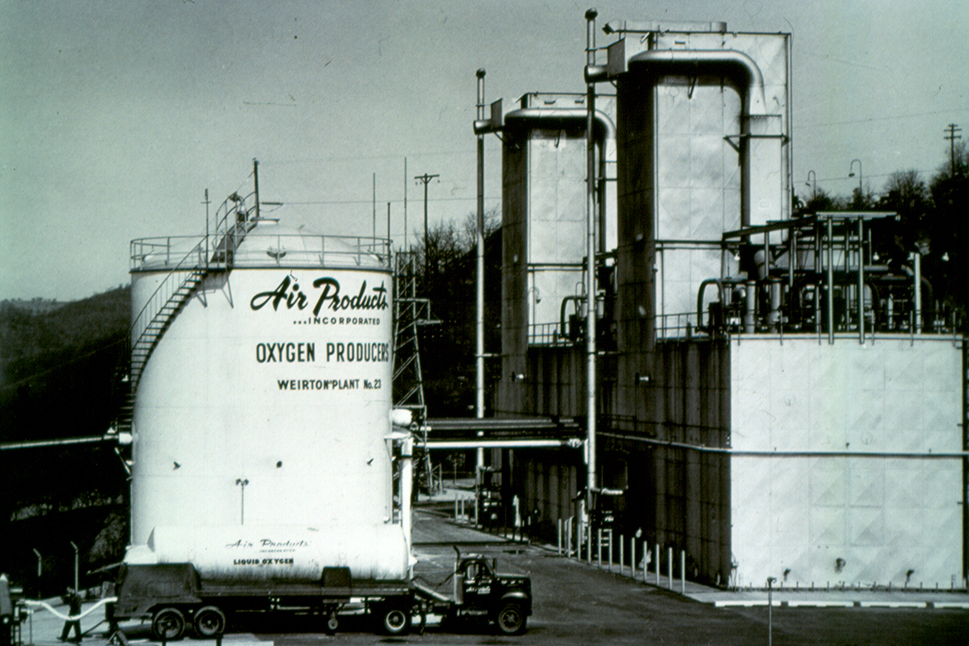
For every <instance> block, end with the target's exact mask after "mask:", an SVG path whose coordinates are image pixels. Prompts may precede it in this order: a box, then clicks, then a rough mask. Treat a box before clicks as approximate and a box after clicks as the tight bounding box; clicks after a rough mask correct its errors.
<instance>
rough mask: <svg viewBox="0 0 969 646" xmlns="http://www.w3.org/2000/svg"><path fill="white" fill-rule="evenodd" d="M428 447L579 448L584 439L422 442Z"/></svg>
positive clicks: (456, 448) (454, 448) (451, 448)
mask: <svg viewBox="0 0 969 646" xmlns="http://www.w3.org/2000/svg"><path fill="white" fill-rule="evenodd" d="M422 446H423V447H424V448H427V449H447V450H451V451H454V450H460V449H476V448H485V449H546V448H559V447H569V448H579V447H581V446H582V440H580V439H579V438H572V439H568V440H441V441H435V440H428V441H427V443H426V444H422Z"/></svg>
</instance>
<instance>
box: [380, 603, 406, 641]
mask: <svg viewBox="0 0 969 646" xmlns="http://www.w3.org/2000/svg"><path fill="white" fill-rule="evenodd" d="M380 627H381V628H382V629H383V632H384V633H386V634H388V635H393V636H396V635H404V634H406V633H407V631H408V630H410V612H408V610H407V608H405V607H403V606H399V605H393V604H389V605H386V606H383V607H381V609H380Z"/></svg>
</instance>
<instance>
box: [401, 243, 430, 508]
mask: <svg viewBox="0 0 969 646" xmlns="http://www.w3.org/2000/svg"><path fill="white" fill-rule="evenodd" d="M415 257H416V254H415V253H414V252H400V253H398V254H397V257H396V259H397V263H396V267H395V272H394V277H395V281H396V285H395V290H394V379H393V387H394V390H393V405H394V408H405V409H407V410H409V411H411V413H412V414H413V416H414V418H415V419H417V420H419V422H418V428H419V429H420V430H419V432H418V433H417V434H415V438H414V439H415V440H416V442H415V444H414V456H413V461H414V479H415V483H414V485H415V490H419V489H420V487H421V483H425V484H426V485H427V487H428V488H429V487H430V484H431V458H430V453H429V452H428V451H427V424H426V423H425V422H426V420H427V403H426V401H425V400H424V377H423V373H422V372H421V348H420V338H419V330H420V327H421V326H424V325H435V324H440V321H437V320H434V319H433V318H432V317H431V301H430V299H427V298H418V297H417V276H416V274H415V272H414V260H415ZM395 477H396V474H395Z"/></svg>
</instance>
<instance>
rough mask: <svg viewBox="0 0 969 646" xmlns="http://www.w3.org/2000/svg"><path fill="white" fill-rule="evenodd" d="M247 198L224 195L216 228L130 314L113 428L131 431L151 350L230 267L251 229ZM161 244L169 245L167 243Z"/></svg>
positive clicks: (137, 255)
mask: <svg viewBox="0 0 969 646" xmlns="http://www.w3.org/2000/svg"><path fill="white" fill-rule="evenodd" d="M248 197H249V196H247V197H246V198H240V197H239V196H238V195H237V194H235V193H233V195H232V196H230V197H228V198H226V200H225V201H224V202H223V203H222V205H221V206H220V207H219V209H218V211H217V212H216V225H215V232H214V233H212V234H206V235H205V236H203V237H202V238H201V239H200V240H199V241H198V243H197V244H196V245H195V246H194V247H193V248H192V249H191V250H190V251H189V252H188V253H186V254H185V255H184V256H183V257H182V258H181V259H180V260H179V261H178V262H177V263H176V264H175V265H174V267H173V268H172V269H171V270H170V271H169V272H168V275H166V276H165V278H164V279H162V281H161V283H160V284H159V285H158V287H157V288H156V289H155V291H154V293H153V294H152V295H151V296H150V297H149V298H148V300H147V301H146V302H145V305H144V306H143V307H142V308H141V311H140V312H139V313H138V314H137V315H136V316H135V318H134V321H133V322H132V324H131V329H130V333H129V336H128V342H129V343H130V351H129V353H128V356H129V365H128V373H127V387H128V392H127V396H126V400H125V404H124V405H123V406H122V408H121V411H120V412H119V415H118V419H117V420H116V424H115V429H116V432H119V433H122V432H124V433H130V432H131V426H132V419H133V415H134V403H135V394H136V393H137V390H138V383H139V381H141V375H142V373H143V372H144V370H145V366H146V365H147V363H148V359H149V358H150V357H151V355H152V352H154V350H155V348H156V347H157V346H158V343H159V341H160V340H161V338H162V336H163V335H164V334H165V331H166V330H168V328H169V327H170V326H171V324H172V322H173V321H174V320H175V317H176V316H177V315H178V313H179V312H180V311H181V309H182V307H184V305H185V303H187V302H188V300H189V299H190V298H191V297H192V295H193V294H195V293H196V291H197V290H198V288H199V286H200V285H201V284H202V282H203V281H204V280H205V278H206V277H207V276H209V275H210V274H213V273H216V272H228V271H230V270H231V269H232V256H233V251H234V250H235V249H236V248H237V247H238V246H239V244H240V243H241V242H242V239H243V238H244V237H245V234H246V233H247V232H248V231H249V229H251V227H252V224H251V223H250V222H249V221H248V218H247V217H246V214H247V210H246V209H245V200H246V199H247V198H248ZM213 240H214V241H217V242H216V243H215V244H214V245H213V244H211V241H213ZM166 244H168V245H169V246H170V243H166ZM169 251H170V249H168V248H164V249H163V251H159V248H158V247H153V248H152V250H151V253H155V254H158V253H162V252H164V253H165V254H166V255H165V257H166V258H167V257H168V256H169ZM144 257H145V256H144V254H143V253H142V251H141V249H136V247H135V243H132V260H134V259H135V258H144Z"/></svg>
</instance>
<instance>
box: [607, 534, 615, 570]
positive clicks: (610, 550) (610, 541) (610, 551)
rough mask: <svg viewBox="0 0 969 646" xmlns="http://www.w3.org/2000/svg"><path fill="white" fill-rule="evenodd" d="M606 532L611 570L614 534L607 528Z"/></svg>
mask: <svg viewBox="0 0 969 646" xmlns="http://www.w3.org/2000/svg"><path fill="white" fill-rule="evenodd" d="M607 533H608V534H609V571H610V572H612V542H613V539H614V538H615V537H616V535H615V534H613V532H612V530H611V529H609V530H607Z"/></svg>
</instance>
